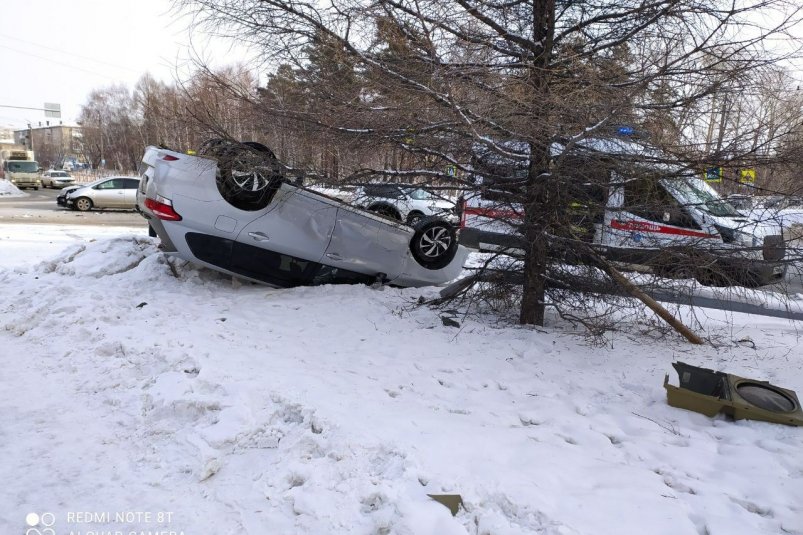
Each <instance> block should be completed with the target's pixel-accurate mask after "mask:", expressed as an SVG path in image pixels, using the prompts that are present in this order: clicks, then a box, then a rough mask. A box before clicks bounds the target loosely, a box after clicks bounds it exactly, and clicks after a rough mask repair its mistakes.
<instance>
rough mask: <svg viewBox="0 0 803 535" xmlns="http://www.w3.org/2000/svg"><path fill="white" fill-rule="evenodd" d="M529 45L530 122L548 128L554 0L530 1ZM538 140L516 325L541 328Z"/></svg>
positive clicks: (542, 131)
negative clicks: (533, 45) (531, 51)
mask: <svg viewBox="0 0 803 535" xmlns="http://www.w3.org/2000/svg"><path fill="white" fill-rule="evenodd" d="M532 7H533V42H534V43H536V53H535V55H534V57H533V60H532V64H531V66H530V69H529V72H528V73H527V74H528V76H529V81H530V86H531V88H532V93H531V95H530V109H531V113H530V116H531V121H532V124H535V125H544V126H546V125H548V124H549V121H548V120H547V119H548V117H547V114H548V113H549V110H548V106H547V104H546V103H547V102H549V94H548V93H549V66H550V59H549V57H550V55H551V53H552V37H553V32H554V21H555V0H533V4H532ZM535 132H537V134H535V135H537V136H538V138H537V139H531V140H530V144H529V145H530V166H529V168H528V172H527V184H526V189H525V203H524V223H523V224H524V228H523V229H522V231H523V234H524V238H525V243H526V250H525V251H524V287H523V290H522V298H521V310H520V313H519V322H520V323H522V324H535V325H543V324H544V309H545V305H546V303H545V300H544V283H545V280H546V268H547V253H548V249H549V244H548V242H547V234H548V231H549V213H550V207H549V204H550V202H551V201H552V199H551V197H552V196H551V195H550V194H549V191H550V189H551V188H552V187H553V184H552V180H551V178H550V177H549V175H548V174H547V171H548V170H549V156H550V155H549V147H550V143H551V139H550V132H549V130H548V129H547V128H536V129H535Z"/></svg>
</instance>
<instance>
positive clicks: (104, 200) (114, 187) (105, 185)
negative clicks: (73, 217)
mask: <svg viewBox="0 0 803 535" xmlns="http://www.w3.org/2000/svg"><path fill="white" fill-rule="evenodd" d="M138 187H139V177H137V176H110V177H106V178H101V179H100V180H96V181H94V182H90V183H89V184H85V185H80V186H69V187H66V188H64V189H62V190H61V193H60V194H59V196H58V198H57V199H56V203H57V204H59V206H66V207H68V208H72V209H74V210H78V211H80V212H86V211H88V210H91V209H93V208H125V209H128V210H134V209H135V208H136V204H137V188H138Z"/></svg>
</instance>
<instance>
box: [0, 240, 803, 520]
mask: <svg viewBox="0 0 803 535" xmlns="http://www.w3.org/2000/svg"><path fill="white" fill-rule="evenodd" d="M0 237H2V240H0V252H2V254H0V266H2V267H0V384H2V389H1V390H0V455H1V456H2V462H0V481H2V485H1V486H0V534H12V535H17V534H22V533H26V528H27V527H28V526H29V525H34V524H35V525H36V526H37V529H38V530H39V531H35V533H37V534H38V533H47V531H43V529H44V528H45V527H47V526H46V525H49V524H53V528H54V529H55V533H58V534H59V535H62V534H70V533H75V534H76V535H77V534H79V533H80V534H81V535H88V534H89V533H93V535H94V534H99V533H104V534H107V533H112V534H115V535H117V534H118V533H119V534H124V535H130V534H131V533H136V534H137V535H139V534H140V533H142V532H145V533H149V534H153V533H160V534H161V533H162V532H165V533H170V532H171V531H174V532H176V533H180V532H183V533H185V534H186V535H228V534H231V535H235V534H237V535H241V534H254V535H256V534H259V535H264V534H293V533H300V534H333V533H344V534H345V533H348V534H359V533H365V534H380V533H385V534H390V533H394V534H415V535H426V534H432V535H450V534H484V535H507V534H518V533H545V534H560V535H568V534H594V535H596V534H616V535H624V534H639V535H644V534H663V533H666V534H670V533H671V534H672V535H680V534H693V535H696V534H703V533H707V534H710V535H716V534H725V533H726V534H728V535H733V534H758V533H766V534H778V533H797V534H802V533H803V499H802V498H803V455H801V454H800V452H801V449H802V448H803V428H793V427H785V426H780V425H772V424H766V423H760V422H751V421H738V422H733V421H729V420H727V419H726V418H724V417H717V418H713V419H712V418H707V417H705V416H702V415H700V414H696V413H692V412H687V411H683V410H679V409H675V408H672V407H669V406H668V405H667V404H666V396H665V391H664V389H663V387H662V383H663V379H664V374H665V373H668V372H670V371H671V370H672V368H671V363H672V362H673V361H677V360H682V361H684V362H687V363H690V364H695V365H702V366H705V367H712V368H717V369H722V370H726V371H728V372H732V373H737V374H740V375H746V376H749V377H755V378H757V379H767V380H770V381H772V382H775V383H776V384H779V385H781V386H785V387H788V388H792V389H796V390H797V391H798V392H799V393H801V394H803V366H801V362H800V360H801V357H803V355H801V350H800V334H801V333H800V332H799V331H800V325H799V324H794V323H790V322H787V321H783V320H776V319H769V318H764V317H751V316H744V315H740V314H734V315H731V316H725V315H724V313H714V312H708V313H703V312H702V311H697V317H698V319H699V320H700V321H701V322H702V325H696V326H695V328H696V329H697V330H698V332H703V331H705V334H707V335H708V336H710V338H711V340H712V342H713V343H712V344H710V345H707V346H705V347H693V346H690V345H688V344H686V343H684V342H682V341H680V340H677V339H675V338H663V339H661V338H653V337H652V336H651V335H650V334H647V331H648V326H646V325H642V324H638V323H633V324H629V325H626V326H625V329H623V330H622V331H621V332H617V333H614V334H612V335H611V338H610V341H609V343H608V344H607V345H606V346H605V347H594V346H592V345H589V344H588V343H587V342H586V341H585V339H584V338H583V337H582V336H581V335H580V334H579V333H577V332H575V331H573V330H572V328H571V327H570V326H569V325H567V324H565V323H563V322H562V321H560V320H558V319H557V318H554V317H550V321H549V325H548V327H547V328H543V329H542V328H538V329H534V328H517V327H504V326H495V325H493V324H491V323H489V322H488V321H487V320H486V321H479V320H476V319H471V318H463V317H461V316H456V317H455V319H456V320H457V321H459V322H460V323H461V326H460V328H453V327H448V326H445V325H444V324H443V322H442V320H441V317H440V315H442V314H443V312H438V311H435V310H431V309H429V308H414V307H413V306H412V303H414V302H415V301H416V300H417V299H418V297H419V296H420V295H422V294H423V295H427V296H431V295H434V292H435V290H434V289H427V290H416V289H407V290H398V289H391V288H385V289H371V288H367V287H363V286H323V287H317V288H296V289H290V290H275V289H269V288H266V287H262V286H256V285H250V284H240V283H237V282H235V281H232V280H231V279H230V278H226V277H221V276H219V275H217V274H215V273H212V272H209V271H207V270H199V269H196V268H194V267H192V266H189V265H185V264H183V263H176V264H174V265H173V266H171V265H170V264H168V263H167V262H166V261H165V259H164V257H163V255H162V254H161V253H159V251H158V249H157V248H156V241H154V240H152V239H150V238H148V237H147V236H145V235H144V232H143V231H142V230H126V229H116V231H115V230H114V229H89V228H88V227H83V228H81V229H71V230H65V229H63V228H56V227H51V228H46V227H35V226H23V225H4V226H0ZM726 320H730V321H732V324H731V325H729V323H728V322H727V321H726ZM671 381H672V382H673V383H675V384H676V382H677V378H676V377H675V376H674V371H672V377H671ZM444 493H448V494H451V493H459V494H460V495H462V497H463V501H464V508H463V509H462V510H461V511H460V513H459V514H458V515H457V516H456V517H452V516H451V515H450V513H449V511H448V510H447V509H446V508H445V507H443V506H442V505H440V504H438V503H435V502H434V501H432V500H430V499H429V498H428V497H427V494H444ZM30 513H35V514H36V515H37V516H33V515H30ZM167 513H170V514H167ZM29 515H30V516H29ZM53 528H51V529H53ZM31 533H34V532H33V531H32V532H31Z"/></svg>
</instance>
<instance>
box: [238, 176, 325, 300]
mask: <svg viewBox="0 0 803 535" xmlns="http://www.w3.org/2000/svg"><path fill="white" fill-rule="evenodd" d="M338 204H339V203H338V202H337V201H334V200H331V199H326V198H324V197H322V196H320V195H317V194H315V193H314V192H311V191H309V190H305V189H302V188H298V187H296V186H293V185H291V184H282V186H281V188H280V189H279V191H278V192H277V193H276V196H275V197H274V199H273V200H272V201H271V204H270V206H269V207H268V210H267V211H266V212H265V213H264V214H263V215H261V216H260V217H258V218H256V219H254V220H253V221H251V222H249V223H247V224H246V225H245V226H244V227H243V229H242V230H241V231H240V232H239V234H238V235H237V238H236V242H235V244H234V248H233V251H232V269H233V270H234V271H237V272H243V273H244V272H246V271H247V272H248V273H250V274H249V275H248V276H251V277H253V278H257V279H260V280H266V281H267V282H272V281H271V280H270V279H271V278H272V277H276V278H278V279H280V280H279V281H277V282H275V284H280V285H285V284H284V283H283V281H284V279H285V278H286V277H287V276H288V273H289V274H290V276H291V278H292V281H291V282H292V283H293V284H300V283H302V282H303V281H302V280H301V277H302V274H301V272H302V271H303V272H304V277H306V276H307V275H309V273H307V272H306V271H305V270H306V269H307V267H310V269H311V266H308V265H307V264H308V263H309V262H313V263H317V262H319V261H320V260H321V257H323V254H324V251H326V247H327V245H328V244H329V240H330V239H331V236H332V230H333V228H334V226H335V218H336V216H337V205H338ZM265 251H267V253H266V252H265ZM256 258H261V260H255V259H256ZM258 275H259V276H258ZM287 285H289V284H287Z"/></svg>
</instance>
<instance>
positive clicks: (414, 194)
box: [407, 188, 435, 201]
mask: <svg viewBox="0 0 803 535" xmlns="http://www.w3.org/2000/svg"><path fill="white" fill-rule="evenodd" d="M407 194H408V195H409V196H410V198H411V199H415V200H417V201H428V200H429V199H433V198H435V196H434V195H433V194H432V193H430V192H428V191H427V190H424V189H421V188H417V189H414V190H410V191H408V193H407Z"/></svg>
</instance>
